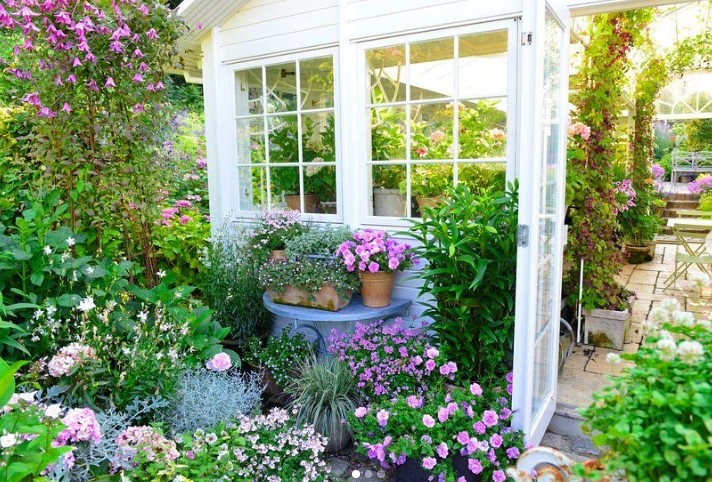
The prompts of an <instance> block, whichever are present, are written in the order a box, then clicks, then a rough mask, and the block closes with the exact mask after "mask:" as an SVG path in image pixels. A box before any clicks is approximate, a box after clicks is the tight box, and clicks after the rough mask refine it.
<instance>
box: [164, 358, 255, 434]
mask: <svg viewBox="0 0 712 482" xmlns="http://www.w3.org/2000/svg"><path fill="white" fill-rule="evenodd" d="M261 378H262V377H261V375H260V374H259V373H242V374H239V373H235V372H233V371H232V370H230V371H227V372H213V371H209V370H204V369H196V370H188V371H186V372H185V373H183V375H182V376H181V378H180V380H179V382H178V392H177V396H176V400H175V401H174V403H173V404H172V406H171V408H170V410H169V411H168V413H167V415H166V420H165V421H166V424H167V425H168V427H169V428H170V429H171V432H172V433H173V434H180V433H185V432H194V431H195V430H197V429H199V428H202V429H207V428H210V427H212V426H214V425H216V424H217V423H218V422H222V421H226V420H229V419H232V418H235V417H236V416H237V415H241V414H242V415H250V414H251V413H253V412H255V411H257V410H259V408H260V404H261V396H262V388H263V387H262V384H261Z"/></svg>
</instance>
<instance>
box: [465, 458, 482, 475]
mask: <svg viewBox="0 0 712 482" xmlns="http://www.w3.org/2000/svg"><path fill="white" fill-rule="evenodd" d="M467 468H468V469H469V470H470V472H472V473H473V474H475V475H477V474H480V473H482V470H483V467H482V462H480V461H479V460H477V459H469V460H468V461H467Z"/></svg>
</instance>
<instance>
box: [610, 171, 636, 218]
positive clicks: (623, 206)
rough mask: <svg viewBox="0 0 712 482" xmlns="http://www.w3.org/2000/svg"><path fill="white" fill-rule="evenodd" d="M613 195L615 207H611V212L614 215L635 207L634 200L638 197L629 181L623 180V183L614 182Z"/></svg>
mask: <svg viewBox="0 0 712 482" xmlns="http://www.w3.org/2000/svg"><path fill="white" fill-rule="evenodd" d="M615 194H616V205H615V206H614V207H613V212H614V213H615V214H616V215H617V214H618V213H622V212H625V211H627V210H628V209H630V208H632V207H633V206H635V199H636V198H637V197H638V195H637V194H636V192H635V189H633V183H632V182H631V181H630V179H624V180H623V181H619V182H616V188H615Z"/></svg>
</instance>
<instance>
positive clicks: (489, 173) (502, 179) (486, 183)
mask: <svg viewBox="0 0 712 482" xmlns="http://www.w3.org/2000/svg"><path fill="white" fill-rule="evenodd" d="M506 178H507V164H506V163H504V162H496V163H467V164H458V166H457V182H458V183H459V184H466V185H467V186H468V187H469V188H470V189H471V190H472V191H473V192H475V193H477V194H479V193H482V191H484V190H485V189H489V188H492V187H493V188H495V189H502V190H503V189H504V188H505V184H506Z"/></svg>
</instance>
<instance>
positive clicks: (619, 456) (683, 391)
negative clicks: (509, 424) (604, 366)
mask: <svg viewBox="0 0 712 482" xmlns="http://www.w3.org/2000/svg"><path fill="white" fill-rule="evenodd" d="M695 282H696V283H697V284H698V285H699V286H704V285H705V284H709V277H705V276H700V277H698V278H696V279H695ZM688 302H689V300H688ZM702 311H703V313H702V314H695V313H690V312H685V311H683V309H682V307H681V306H680V304H679V303H678V301H677V300H675V299H667V300H664V301H662V302H661V303H660V305H659V306H658V307H656V308H654V309H653V310H651V312H650V314H649V316H648V319H647V321H646V322H645V324H644V327H645V328H646V331H647V334H646V337H645V339H644V342H643V344H642V345H641V347H640V350H639V351H638V352H637V353H635V354H629V353H624V354H622V355H620V356H618V355H613V356H611V357H610V358H609V361H611V362H613V363H617V362H620V360H621V359H624V360H628V361H631V362H633V363H634V364H635V365H634V366H631V367H628V368H624V369H623V372H622V373H621V374H620V376H617V377H613V379H612V383H611V384H610V385H609V386H607V387H606V388H604V389H603V390H602V391H601V392H599V393H596V394H594V402H593V404H591V406H590V407H588V408H587V409H585V410H583V411H582V414H583V415H584V417H585V419H586V421H585V424H584V427H585V428H586V429H587V430H589V431H592V432H594V433H595V434H594V435H593V441H594V443H596V444H597V445H602V446H607V447H609V448H610V450H609V451H607V455H606V456H605V458H604V460H603V462H604V466H605V470H606V472H607V473H615V472H617V471H623V472H624V473H625V475H626V478H627V480H630V481H631V482H635V481H641V482H642V481H649V480H668V481H684V480H709V479H710V477H711V476H712V442H711V441H712V427H711V426H710V423H709V420H710V414H711V413H712V383H711V382H710V380H709V379H708V378H706V377H704V376H702V377H701V376H700V374H707V373H711V372H712V323H711V318H710V314H709V310H702Z"/></svg>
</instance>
